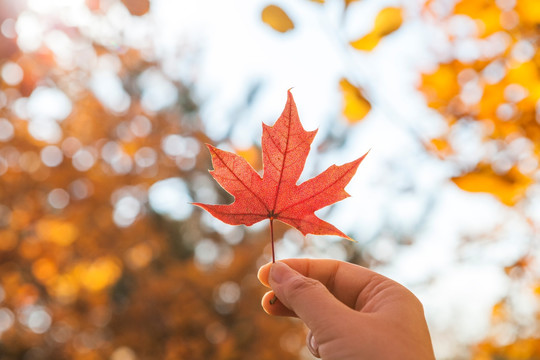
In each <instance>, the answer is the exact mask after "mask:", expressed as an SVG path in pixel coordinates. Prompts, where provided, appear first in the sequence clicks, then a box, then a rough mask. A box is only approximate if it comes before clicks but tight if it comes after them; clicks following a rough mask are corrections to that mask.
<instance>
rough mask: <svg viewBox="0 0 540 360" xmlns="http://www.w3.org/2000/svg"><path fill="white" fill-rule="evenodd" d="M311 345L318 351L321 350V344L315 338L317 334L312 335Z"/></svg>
mask: <svg viewBox="0 0 540 360" xmlns="http://www.w3.org/2000/svg"><path fill="white" fill-rule="evenodd" d="M309 345H311V348H312V349H313V350H314V351H316V352H319V344H317V341H316V340H315V336H313V335H312V336H311V338H310V339H309Z"/></svg>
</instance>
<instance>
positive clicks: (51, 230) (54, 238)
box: [36, 219, 79, 246]
mask: <svg viewBox="0 0 540 360" xmlns="http://www.w3.org/2000/svg"><path fill="white" fill-rule="evenodd" d="M36 234H37V235H38V237H39V238H41V239H43V240H45V241H50V242H53V243H56V244H58V245H60V246H68V245H70V244H71V243H72V242H73V241H75V239H76V238H77V237H78V236H79V231H78V230H77V227H76V226H75V225H73V224H72V223H70V222H66V221H62V220H55V219H43V220H40V221H39V222H38V223H37V225H36Z"/></svg>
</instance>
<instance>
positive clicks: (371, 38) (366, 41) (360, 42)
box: [350, 32, 381, 51]
mask: <svg viewBox="0 0 540 360" xmlns="http://www.w3.org/2000/svg"><path fill="white" fill-rule="evenodd" d="M380 40H381V37H380V36H378V35H377V34H374V33H373V32H370V33H369V34H367V35H365V36H362V37H361V38H360V39H357V40H355V41H351V42H350V44H351V46H352V47H353V48H355V49H356V50H362V51H371V50H373V49H375V46H377V45H378V44H379V41H380Z"/></svg>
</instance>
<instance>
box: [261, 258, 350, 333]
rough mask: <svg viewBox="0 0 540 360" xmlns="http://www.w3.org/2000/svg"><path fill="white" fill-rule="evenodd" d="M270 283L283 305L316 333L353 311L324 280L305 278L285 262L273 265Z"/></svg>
mask: <svg viewBox="0 0 540 360" xmlns="http://www.w3.org/2000/svg"><path fill="white" fill-rule="evenodd" d="M269 283H270V286H271V287H272V290H273V291H274V293H275V295H276V296H277V297H278V299H279V300H280V301H281V303H282V304H283V305H285V306H286V307H287V308H289V309H290V310H292V311H294V312H295V313H296V315H297V316H298V317H299V318H300V319H302V320H303V321H304V322H305V323H306V325H307V326H308V327H309V328H310V329H311V330H312V331H313V332H314V333H315V334H316V333H317V332H318V330H319V331H320V329H322V328H324V327H326V326H328V325H329V324H331V323H334V322H335V321H336V319H339V318H341V317H343V316H348V315H347V313H348V312H350V311H351V309H350V308H349V307H347V306H346V305H345V304H343V303H342V302H341V301H339V300H338V299H336V297H334V295H332V293H330V291H329V290H328V289H327V288H326V286H324V285H323V284H322V283H321V282H320V281H317V280H315V279H311V278H308V277H305V276H303V275H302V274H300V273H298V272H296V271H295V270H293V269H291V268H290V267H289V266H288V265H286V264H285V263H283V262H276V263H275V264H273V265H272V267H271V268H270V276H269Z"/></svg>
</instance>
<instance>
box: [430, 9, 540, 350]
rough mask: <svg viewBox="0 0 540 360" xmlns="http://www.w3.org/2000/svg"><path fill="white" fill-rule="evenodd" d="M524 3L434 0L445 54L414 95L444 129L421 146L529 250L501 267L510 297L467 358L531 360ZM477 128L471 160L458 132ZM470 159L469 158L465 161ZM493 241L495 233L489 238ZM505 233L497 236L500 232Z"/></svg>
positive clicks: (533, 221)
mask: <svg viewBox="0 0 540 360" xmlns="http://www.w3.org/2000/svg"><path fill="white" fill-rule="evenodd" d="M539 9H540V8H539V7H538V3H537V2H535V1H531V0H517V1H484V0H470V1H457V2H455V4H451V5H449V2H445V1H438V0H431V1H427V2H426V4H425V7H424V17H425V19H426V20H427V21H429V22H432V23H435V24H438V27H439V29H442V33H443V36H444V37H445V38H446V41H447V43H448V45H449V46H448V49H449V51H447V52H444V53H443V54H441V55H442V56H441V58H442V59H441V60H440V63H439V64H438V65H437V66H436V68H435V69H433V71H431V72H427V73H425V74H423V76H422V81H421V84H420V90H421V91H422V92H423V93H424V95H425V97H426V100H427V103H428V105H429V106H430V107H432V108H433V109H435V110H437V112H439V113H440V114H441V115H442V116H443V117H444V118H445V119H446V121H447V124H448V127H447V129H446V131H445V132H444V133H442V134H441V135H440V136H439V137H437V138H434V139H432V141H431V144H429V145H428V146H427V148H428V149H429V150H430V151H432V152H433V153H435V154H438V155H439V156H441V157H442V158H443V159H445V160H446V161H450V162H453V163H455V164H456V167H457V168H458V169H460V173H458V174H456V175H455V176H454V177H453V178H452V180H453V181H454V183H455V184H456V185H457V186H459V187H460V188H461V189H463V190H465V191H470V192H483V193H489V194H491V195H493V196H495V197H496V198H497V199H498V200H499V201H501V202H502V203H503V204H505V205H507V206H509V207H512V208H513V209H514V211H515V212H516V214H517V216H519V217H520V218H521V219H523V220H524V223H526V224H528V226H529V231H527V232H524V233H522V234H519V235H517V234H516V235H514V237H518V236H519V237H525V239H517V238H516V239H515V240H525V242H526V243H528V244H529V245H528V246H527V248H526V249H525V252H524V254H523V256H522V258H520V259H519V260H518V261H516V262H515V263H510V264H504V265H506V266H505V267H504V270H505V272H506V274H507V275H508V277H509V280H510V281H511V286H510V287H509V291H508V294H507V295H506V296H505V298H504V299H501V301H500V302H499V303H497V304H496V305H495V307H494V308H493V315H492V326H491V329H490V331H489V334H488V337H487V338H486V339H485V340H483V341H482V342H480V343H479V344H477V345H476V346H473V358H474V359H478V360H481V359H482V360H484V359H500V360H503V359H538V358H540V352H539V349H540V337H538V335H537V334H538V331H539V330H540V326H539V323H538V319H539V318H540V313H539V312H538V310H535V309H537V308H538V304H539V303H538V300H539V299H538V283H539V281H540V273H539V272H538V267H537V266H538V256H537V254H538V251H537V250H538V240H540V239H539V236H538V234H540V218H538V208H537V206H536V205H535V204H537V203H538V200H539V199H538V179H539V177H538V175H539V170H538V164H539V160H540V115H539V109H540V107H539V105H538V104H539V100H540V91H539V90H540V78H539V77H538V73H539V72H538V69H539V67H540V57H539V52H538V45H539V43H538V38H539V35H540V32H539V29H540V27H539V25H540V11H539ZM465 127H469V128H470V127H475V128H477V129H479V131H477V132H476V134H477V135H476V136H477V137H478V142H479V143H480V144H481V145H480V147H479V148H478V150H477V154H475V156H470V155H471V154H467V153H466V152H464V151H463V150H461V149H460V145H459V141H457V139H458V138H459V134H460V133H461V132H462V131H463V129H464V128H465ZM472 159H475V160H472ZM498 236H499V234H498V232H497V229H495V233H494V234H493V235H492V238H493V239H497V238H498ZM502 236H504V235H502Z"/></svg>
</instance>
